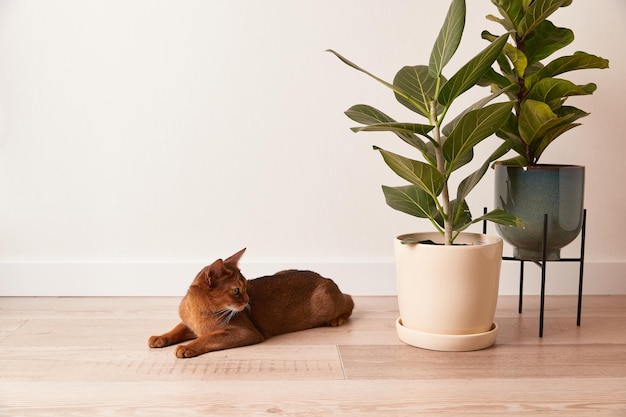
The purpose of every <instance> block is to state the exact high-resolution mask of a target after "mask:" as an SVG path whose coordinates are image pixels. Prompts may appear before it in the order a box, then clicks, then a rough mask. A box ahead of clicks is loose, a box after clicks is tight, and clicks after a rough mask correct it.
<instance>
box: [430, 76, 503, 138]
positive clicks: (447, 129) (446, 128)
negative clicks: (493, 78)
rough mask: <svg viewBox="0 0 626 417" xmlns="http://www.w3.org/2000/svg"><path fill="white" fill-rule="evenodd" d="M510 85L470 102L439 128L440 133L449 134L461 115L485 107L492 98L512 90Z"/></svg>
mask: <svg viewBox="0 0 626 417" xmlns="http://www.w3.org/2000/svg"><path fill="white" fill-rule="evenodd" d="M513 87H514V86H512V85H509V86H507V87H504V88H501V89H499V90H498V91H496V92H495V93H493V94H491V95H488V96H487V97H485V98H483V99H480V100H478V101H477V102H476V103H474V104H472V105H471V106H469V107H468V108H467V109H465V110H463V111H462V112H461V113H459V114H458V115H457V116H456V117H455V118H454V119H453V120H452V121H451V122H450V123H448V124H447V125H445V126H444V127H443V129H441V133H442V134H443V135H444V136H450V134H451V133H452V131H453V130H454V127H455V126H456V125H457V123H458V122H459V120H461V118H462V117H463V116H465V115H466V114H467V113H469V112H470V111H472V110H478V109H481V108H483V107H485V106H486V105H487V104H488V103H490V102H491V101H492V100H494V99H496V98H498V97H500V95H502V94H504V93H507V92H509V91H512V90H513Z"/></svg>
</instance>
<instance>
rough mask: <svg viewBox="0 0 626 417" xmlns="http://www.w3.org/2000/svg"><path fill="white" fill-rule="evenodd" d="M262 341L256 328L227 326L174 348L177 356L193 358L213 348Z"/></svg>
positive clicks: (224, 347)
mask: <svg viewBox="0 0 626 417" xmlns="http://www.w3.org/2000/svg"><path fill="white" fill-rule="evenodd" d="M262 341H263V336H261V333H259V332H258V331H257V330H256V329H249V328H242V327H235V326H229V327H227V328H225V329H220V330H214V331H211V332H209V333H207V334H203V335H202V336H199V337H198V338H197V339H195V340H193V341H191V342H190V343H188V344H186V345H181V346H178V347H177V348H176V356H177V357H179V358H193V357H194V356H198V355H202V354H203V353H207V352H213V351H215V350H223V349H230V348H234V347H240V346H247V345H253V344H255V343H260V342H262Z"/></svg>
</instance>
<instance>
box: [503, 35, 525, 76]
mask: <svg viewBox="0 0 626 417" xmlns="http://www.w3.org/2000/svg"><path fill="white" fill-rule="evenodd" d="M504 53H505V54H506V56H507V57H509V60H510V61H511V63H512V64H513V68H514V69H515V73H516V74H517V76H518V77H520V78H523V77H524V73H525V72H526V67H528V59H527V58H526V55H525V54H524V53H523V52H522V51H520V50H519V49H517V48H516V47H514V46H513V45H511V44H510V43H507V44H506V45H505V46H504Z"/></svg>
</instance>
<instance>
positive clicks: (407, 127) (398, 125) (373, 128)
mask: <svg viewBox="0 0 626 417" xmlns="http://www.w3.org/2000/svg"><path fill="white" fill-rule="evenodd" d="M433 129H434V126H430V125H422V124H417V123H402V122H394V123H376V124H373V125H368V126H363V127H353V128H351V130H352V131H353V132H394V133H412V134H416V135H423V136H426V135H427V134H428V132H430V131H431V130H433Z"/></svg>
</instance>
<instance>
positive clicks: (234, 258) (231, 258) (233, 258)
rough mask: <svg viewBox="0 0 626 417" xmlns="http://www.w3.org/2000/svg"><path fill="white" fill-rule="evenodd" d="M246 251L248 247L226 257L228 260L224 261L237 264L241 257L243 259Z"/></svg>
mask: <svg viewBox="0 0 626 417" xmlns="http://www.w3.org/2000/svg"><path fill="white" fill-rule="evenodd" d="M245 251H246V248H243V249H242V250H240V251H239V252H237V253H236V254H234V255H231V256H229V257H228V258H226V260H225V261H224V262H225V263H229V264H235V265H237V263H238V262H239V259H241V257H242V256H243V253H244V252H245Z"/></svg>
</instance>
